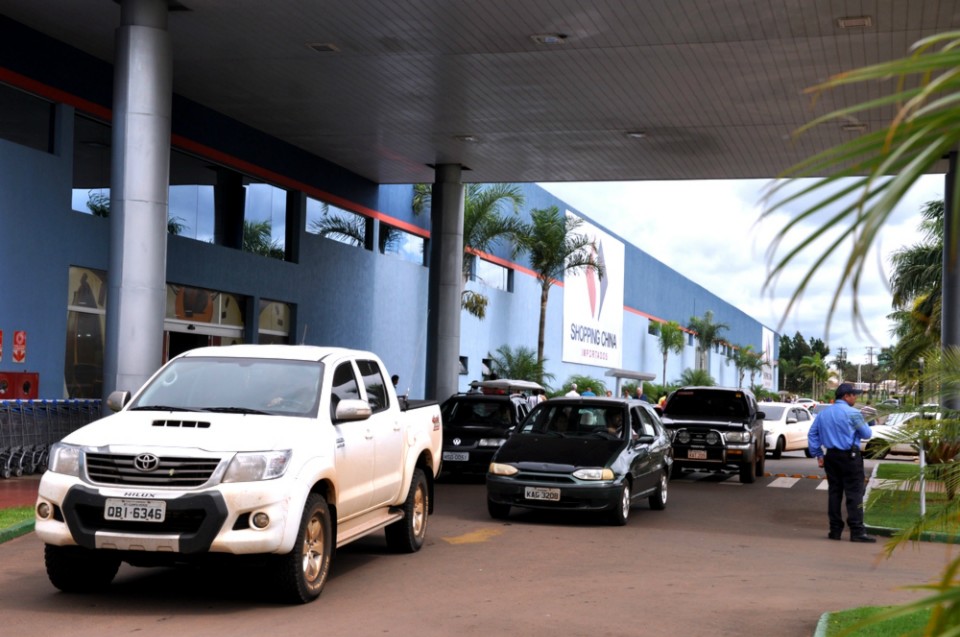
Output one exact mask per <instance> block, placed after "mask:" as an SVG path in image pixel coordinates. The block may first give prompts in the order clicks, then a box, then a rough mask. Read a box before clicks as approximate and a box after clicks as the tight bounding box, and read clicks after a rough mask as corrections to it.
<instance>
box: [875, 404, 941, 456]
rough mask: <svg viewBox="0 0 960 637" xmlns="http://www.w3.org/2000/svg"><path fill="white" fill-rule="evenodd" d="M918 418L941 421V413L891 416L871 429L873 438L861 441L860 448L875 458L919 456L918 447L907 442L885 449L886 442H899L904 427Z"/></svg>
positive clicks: (914, 413) (900, 442) (930, 412)
mask: <svg viewBox="0 0 960 637" xmlns="http://www.w3.org/2000/svg"><path fill="white" fill-rule="evenodd" d="M924 407H926V405H924ZM932 407H935V408H939V405H933V406H932ZM916 418H924V419H926V420H940V418H941V413H940V412H939V411H922V412H917V411H907V412H897V413H894V414H890V415H889V416H887V419H886V420H885V421H884V422H883V423H882V424H875V425H873V426H872V427H871V429H872V430H873V437H872V438H870V439H869V440H861V441H860V448H861V449H862V450H863V451H864V452H866V453H868V454H869V455H872V456H873V457H875V458H886V457H887V454H891V453H892V454H898V455H909V456H915V455H918V454H919V451H918V450H917V447H916V445H915V444H914V443H913V442H911V441H907V440H898V442H897V443H896V444H893V445H891V446H890V448H889V449H885V448H883V447H884V444H885V442H887V441H890V440H897V439H898V437H900V436H901V432H902V429H903V426H904V425H906V424H907V423H908V422H910V421H911V420H914V419H916Z"/></svg>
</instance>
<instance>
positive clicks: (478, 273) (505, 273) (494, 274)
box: [473, 258, 513, 292]
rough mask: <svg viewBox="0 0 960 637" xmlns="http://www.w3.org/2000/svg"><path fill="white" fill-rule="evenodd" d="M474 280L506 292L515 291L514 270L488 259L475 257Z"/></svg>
mask: <svg viewBox="0 0 960 637" xmlns="http://www.w3.org/2000/svg"><path fill="white" fill-rule="evenodd" d="M473 280H474V281H477V282H478V283H482V284H483V285H486V286H487V287H491V288H495V289H497V290H503V291H504V292H512V291H513V270H511V269H510V268H505V267H503V266H502V265H497V264H496V263H493V262H491V261H487V260H486V259H480V258H475V259H474V275H473Z"/></svg>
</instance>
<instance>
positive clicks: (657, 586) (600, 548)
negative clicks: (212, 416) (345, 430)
mask: <svg viewBox="0 0 960 637" xmlns="http://www.w3.org/2000/svg"><path fill="white" fill-rule="evenodd" d="M803 460H806V459H803ZM790 462H792V461H791V460H787V459H785V460H781V461H776V463H774V462H772V461H771V462H769V463H768V471H770V470H773V472H774V473H776V472H777V471H776V469H777V467H778V466H779V465H780V464H781V463H783V465H782V466H784V467H786V466H787V464H789V463H790ZM796 462H798V463H799V462H802V461H801V460H800V459H799V458H798V459H796ZM806 462H807V463H808V464H809V463H811V462H812V461H809V460H806ZM813 466H814V467H815V463H814V465H813ZM777 480H778V479H777V478H775V477H765V478H760V479H759V480H758V481H757V482H756V483H755V484H752V485H741V484H740V483H739V480H738V478H737V477H736V475H733V474H731V475H729V476H728V475H725V474H708V473H689V474H686V475H684V476H683V477H681V478H679V479H677V480H674V481H671V483H670V487H671V488H670V497H669V501H668V504H667V509H666V510H665V511H652V510H650V509H649V507H648V505H647V504H646V503H642V504H638V505H636V506H635V507H634V509H633V511H632V513H631V518H630V520H629V522H628V524H627V526H625V527H610V526H606V525H605V524H603V523H601V522H599V521H597V520H595V519H593V518H590V517H584V516H574V515H545V514H537V513H529V512H517V513H514V514H512V515H511V518H510V519H509V520H508V521H506V522H497V521H494V520H491V519H490V518H489V517H488V516H487V513H486V505H485V493H484V487H483V485H482V484H480V483H474V484H469V483H441V484H439V485H438V486H437V503H436V504H437V512H436V514H435V515H434V516H432V517H431V519H430V527H429V529H428V540H427V544H426V545H425V546H424V548H423V550H421V551H420V552H419V553H416V554H413V555H392V554H390V553H388V552H387V551H386V548H385V543H384V541H383V538H382V535H377V536H374V537H370V538H366V539H364V540H362V541H360V542H358V543H356V544H354V545H351V546H349V547H346V548H344V549H342V550H341V551H340V552H339V553H338V554H337V556H336V558H335V561H334V567H333V572H332V576H331V578H330V580H329V581H328V583H327V587H326V589H325V590H324V592H323V595H321V597H320V599H319V600H317V601H316V602H314V603H312V604H308V605H305V606H283V605H278V604H274V603H270V602H266V601H263V595H262V585H261V583H260V582H259V580H258V575H257V574H256V573H252V572H245V571H243V570H241V569H236V568H230V569H223V568H210V569H206V570H194V569H134V568H131V567H128V566H124V567H123V568H122V569H121V571H120V574H119V575H118V577H117V579H116V580H115V582H114V585H113V586H112V587H111V589H110V590H109V591H108V592H106V593H104V594H96V595H66V594H63V593H59V592H57V591H56V590H55V589H54V588H53V587H52V586H51V585H50V584H49V582H48V581H47V578H46V575H45V573H44V569H43V554H42V545H41V543H40V542H39V541H38V540H37V538H36V536H34V535H32V534H30V535H27V536H24V537H21V538H18V539H15V540H13V541H10V542H7V543H5V544H2V545H0V564H2V568H0V616H2V617H3V624H4V625H3V634H6V635H24V634H35V633H44V632H55V633H56V635H57V637H72V636H75V635H104V634H107V635H119V634H136V635H138V636H152V635H163V636H164V637H167V636H169V635H178V636H179V637H183V636H187V635H220V634H223V635H227V634H229V635H231V637H239V636H242V635H256V636H257V637H260V636H263V635H284V636H287V635H308V634H311V635H316V634H323V635H331V636H337V635H361V636H366V635H384V636H389V635H398V636H406V635H417V636H418V637H420V636H422V637H430V636H434V635H436V636H443V637H449V636H450V635H458V636H459V637H472V636H477V637H480V636H482V637H488V636H489V635H491V634H493V635H496V634H514V635H521V636H524V637H539V636H541V635H542V636H547V635H549V636H551V637H552V636H556V635H563V636H567V635H570V636H573V635H584V636H589V637H600V636H619V635H653V636H656V635H671V636H673V635H685V636H687V635H689V636H698V635H705V636H706V635H709V636H711V637H717V636H724V635H730V636H741V635H773V636H778V637H793V636H797V637H800V636H804V637H809V636H810V635H812V634H813V632H814V629H815V627H816V624H817V621H818V620H819V618H820V616H821V614H822V613H823V612H825V611H831V610H841V609H845V608H849V607H853V606H860V605H866V604H871V605H885V604H892V603H898V602H904V601H908V600H911V599H915V598H916V597H917V596H918V595H919V594H918V593H916V592H914V591H909V590H906V589H905V588H904V587H906V586H909V585H915V584H923V583H927V582H929V581H931V580H932V579H934V578H935V577H937V576H938V575H939V574H940V571H941V569H942V567H943V566H944V564H945V563H946V561H947V560H948V559H949V557H950V548H949V547H948V546H946V545H942V544H924V545H922V546H921V547H920V548H919V549H916V550H914V549H909V548H908V549H906V550H901V551H898V552H897V553H895V554H894V556H893V557H892V558H889V559H888V558H885V557H883V556H882V549H883V545H882V544H876V545H863V544H853V543H850V542H847V541H844V542H831V541H828V540H827V539H826V537H825V536H826V530H827V523H826V491H824V490H822V489H818V488H817V487H818V486H819V485H820V481H819V480H816V479H810V478H804V479H799V480H796V481H793V482H792V484H791V485H790V486H785V485H784V483H783V480H782V479H780V484H779V486H775V485H776V483H777ZM787 482H791V481H789V480H788V481H787Z"/></svg>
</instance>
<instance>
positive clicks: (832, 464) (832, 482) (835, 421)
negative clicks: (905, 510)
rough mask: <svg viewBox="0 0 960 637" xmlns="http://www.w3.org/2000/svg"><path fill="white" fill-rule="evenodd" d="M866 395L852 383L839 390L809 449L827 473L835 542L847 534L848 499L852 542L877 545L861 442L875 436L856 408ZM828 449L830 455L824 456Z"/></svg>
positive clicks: (817, 422)
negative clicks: (868, 519)
mask: <svg viewBox="0 0 960 637" xmlns="http://www.w3.org/2000/svg"><path fill="white" fill-rule="evenodd" d="M862 393H863V392H862V391H861V390H859V389H854V387H853V385H851V384H850V383H841V384H840V385H839V386H838V387H837V392H836V396H837V399H836V401H835V402H834V403H833V404H832V405H830V406H829V407H827V408H826V409H824V410H823V411H822V412H820V415H819V416H817V417H816V418H814V420H813V424H811V425H810V431H809V433H808V434H807V446H808V448H809V450H810V453H811V455H813V456H814V457H815V458H816V459H817V465H818V466H819V467H821V468H823V470H824V472H825V473H826V474H827V493H828V504H827V516H828V517H829V519H830V533H829V534H828V535H827V537H828V538H830V539H831V540H839V539H841V538H840V536H841V533H843V515H842V505H843V498H844V497H846V499H847V526H849V527H850V541H851V542H876V541H877V538H875V537H873V536H871V535H867V532H866V529H865V527H864V525H863V488H864V474H863V455H862V454H861V453H860V441H861V440H866V439H868V438H870V437H871V436H872V435H873V432H872V431H871V430H870V427H869V426H867V423H866V421H864V419H863V414H861V413H860V410H858V409H854V407H853V405H854V403H856V402H857V395H858V394H862ZM824 449H826V454H824Z"/></svg>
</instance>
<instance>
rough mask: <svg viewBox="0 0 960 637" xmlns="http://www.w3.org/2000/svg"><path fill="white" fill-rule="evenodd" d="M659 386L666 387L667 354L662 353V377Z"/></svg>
mask: <svg viewBox="0 0 960 637" xmlns="http://www.w3.org/2000/svg"><path fill="white" fill-rule="evenodd" d="M660 384H661V385H663V387H664V388H666V387H667V352H664V353H663V376H661V377H660Z"/></svg>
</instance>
